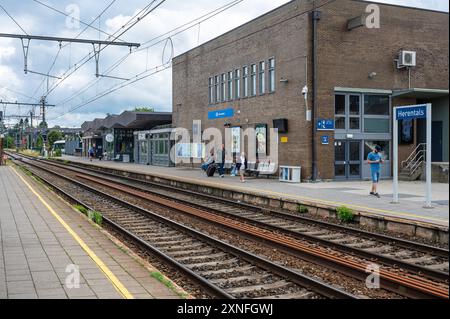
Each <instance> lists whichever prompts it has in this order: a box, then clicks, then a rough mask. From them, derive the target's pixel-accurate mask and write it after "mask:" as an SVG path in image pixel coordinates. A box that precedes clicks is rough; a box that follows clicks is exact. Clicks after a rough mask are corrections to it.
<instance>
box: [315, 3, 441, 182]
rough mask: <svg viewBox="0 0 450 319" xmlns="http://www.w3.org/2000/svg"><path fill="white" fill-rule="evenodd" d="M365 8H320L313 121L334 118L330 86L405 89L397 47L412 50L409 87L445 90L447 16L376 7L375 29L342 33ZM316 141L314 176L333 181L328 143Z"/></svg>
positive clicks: (349, 5)
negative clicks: (315, 115) (414, 64)
mask: <svg viewBox="0 0 450 319" xmlns="http://www.w3.org/2000/svg"><path fill="white" fill-rule="evenodd" d="M367 4H368V3H367V2H361V1H351V0H338V1H336V2H334V3H332V4H329V5H327V6H324V7H322V8H320V11H321V12H322V18H321V20H320V21H319V23H318V52H319V53H318V83H319V84H318V85H319V88H318V117H323V118H333V117H334V105H333V103H334V98H333V97H334V87H352V88H373V89H389V90H391V89H407V88H408V75H407V71H406V70H400V71H399V70H397V69H396V66H395V64H394V59H395V58H396V56H397V54H398V52H399V51H400V50H401V49H405V50H412V51H417V63H418V65H417V67H415V68H413V69H412V72H411V75H412V79H411V87H416V88H433V89H448V30H449V29H448V14H444V13H437V12H432V11H426V10H416V9H411V8H404V7H397V6H390V5H381V4H380V5H379V7H380V15H381V28H380V29H368V28H366V27H360V28H357V29H353V30H351V31H346V27H347V20H348V19H350V18H353V17H356V16H359V15H361V14H363V13H364V11H365V8H366V6H367ZM371 72H376V73H377V76H376V77H375V78H374V79H370V78H369V74H370V73H371ZM317 143H318V148H319V149H320V152H319V153H320V156H321V160H319V172H320V176H321V177H323V178H333V174H334V172H333V171H334V167H333V165H334V163H333V161H334V149H333V143H330V145H329V146H322V145H320V134H319V137H318V141H317ZM409 151H410V149H409V148H408V147H401V148H400V149H399V152H401V154H403V155H404V154H407V153H408V152H409ZM408 155H409V154H408Z"/></svg>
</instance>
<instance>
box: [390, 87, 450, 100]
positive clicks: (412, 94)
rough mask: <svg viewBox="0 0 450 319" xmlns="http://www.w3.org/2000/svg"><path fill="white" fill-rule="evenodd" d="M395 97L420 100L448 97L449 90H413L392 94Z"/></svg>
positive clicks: (398, 91)
mask: <svg viewBox="0 0 450 319" xmlns="http://www.w3.org/2000/svg"><path fill="white" fill-rule="evenodd" d="M392 96H393V97H409V98H418V99H432V98H438V97H444V96H448V90H442V89H423V88H412V89H406V90H397V91H393V92H392Z"/></svg>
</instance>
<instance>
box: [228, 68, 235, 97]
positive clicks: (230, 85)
mask: <svg viewBox="0 0 450 319" xmlns="http://www.w3.org/2000/svg"><path fill="white" fill-rule="evenodd" d="M233 91H234V90H233V71H230V72H228V90H227V93H228V95H227V100H228V101H231V100H232V99H233V98H234V92H233Z"/></svg>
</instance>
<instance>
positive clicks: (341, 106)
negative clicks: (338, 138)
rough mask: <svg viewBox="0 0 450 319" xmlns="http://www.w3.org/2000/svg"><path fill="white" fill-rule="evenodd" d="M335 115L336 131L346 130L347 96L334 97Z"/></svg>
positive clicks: (337, 95) (338, 95)
mask: <svg viewBox="0 0 450 319" xmlns="http://www.w3.org/2000/svg"><path fill="white" fill-rule="evenodd" d="M334 114H335V116H334V117H335V128H336V130H345V129H346V126H345V95H343V94H336V95H335V97H334Z"/></svg>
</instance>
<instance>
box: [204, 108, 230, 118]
mask: <svg viewBox="0 0 450 319" xmlns="http://www.w3.org/2000/svg"><path fill="white" fill-rule="evenodd" d="M233 116H234V110H233V109H225V110H216V111H211V112H208V119H209V120H215V119H225V118H228V117H233Z"/></svg>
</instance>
